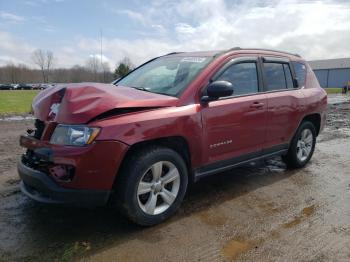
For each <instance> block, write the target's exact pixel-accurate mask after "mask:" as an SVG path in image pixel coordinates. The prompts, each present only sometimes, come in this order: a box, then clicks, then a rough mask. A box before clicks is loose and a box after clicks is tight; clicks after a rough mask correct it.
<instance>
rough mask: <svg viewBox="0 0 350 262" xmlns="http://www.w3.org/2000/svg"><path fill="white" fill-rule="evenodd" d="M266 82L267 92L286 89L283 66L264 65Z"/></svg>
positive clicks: (277, 64) (279, 64)
mask: <svg viewBox="0 0 350 262" xmlns="http://www.w3.org/2000/svg"><path fill="white" fill-rule="evenodd" d="M264 72H265V80H266V91H273V90H280V89H286V88H287V86H286V78H285V76H284V69H283V64H281V63H264Z"/></svg>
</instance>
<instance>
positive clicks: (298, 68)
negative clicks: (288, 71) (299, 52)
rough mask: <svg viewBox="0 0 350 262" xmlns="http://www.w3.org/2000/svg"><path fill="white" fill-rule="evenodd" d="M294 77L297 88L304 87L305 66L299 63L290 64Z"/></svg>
mask: <svg viewBox="0 0 350 262" xmlns="http://www.w3.org/2000/svg"><path fill="white" fill-rule="evenodd" d="M292 64H293V67H294V71H295V75H296V77H297V79H298V83H299V87H302V86H304V85H305V77H306V66H305V65H304V64H303V63H300V62H292Z"/></svg>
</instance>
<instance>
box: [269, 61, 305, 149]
mask: <svg viewBox="0 0 350 262" xmlns="http://www.w3.org/2000/svg"><path fill="white" fill-rule="evenodd" d="M262 72H263V78H264V91H265V92H266V94H267V128H266V134H265V142H264V151H265V152H264V153H269V152H274V151H278V150H282V149H286V148H288V144H289V142H290V140H291V139H292V137H293V135H294V132H295V131H296V128H297V126H298V124H299V120H300V117H301V114H302V111H303V110H302V100H303V94H302V92H301V91H300V89H299V88H298V87H297V86H295V84H296V83H295V81H293V78H294V76H293V70H292V67H291V63H290V62H289V60H288V59H284V58H274V57H264V58H263V59H262Z"/></svg>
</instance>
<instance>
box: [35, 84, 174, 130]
mask: <svg viewBox="0 0 350 262" xmlns="http://www.w3.org/2000/svg"><path fill="white" fill-rule="evenodd" d="M177 101H178V99H177V98H176V97H171V96H166V95H160V94H154V93H149V92H145V91H141V90H137V89H134V88H129V87H121V86H118V87H117V86H114V85H111V84H100V83H81V84H67V85H58V86H55V87H51V88H48V89H45V90H44V91H42V92H40V93H39V94H38V95H37V97H36V98H35V99H34V101H33V110H34V116H35V117H36V118H38V119H40V120H42V121H55V122H58V123H65V124H83V123H87V122H89V121H90V120H91V119H93V118H96V117H97V116H99V115H101V114H103V113H106V112H108V111H111V110H115V109H140V108H145V109H146V108H157V107H169V106H175V105H176V103H177Z"/></svg>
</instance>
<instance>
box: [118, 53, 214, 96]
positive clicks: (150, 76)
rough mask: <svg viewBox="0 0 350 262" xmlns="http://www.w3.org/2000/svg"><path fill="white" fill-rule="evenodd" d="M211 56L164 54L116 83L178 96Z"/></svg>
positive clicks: (207, 62)
mask: <svg viewBox="0 0 350 262" xmlns="http://www.w3.org/2000/svg"><path fill="white" fill-rule="evenodd" d="M211 60H212V57H184V56H164V57H160V58H157V59H155V60H153V61H151V62H149V63H147V64H145V65H143V66H141V67H139V68H137V69H136V70H135V71H133V72H131V73H130V74H129V75H127V76H125V77H124V78H122V79H121V80H119V81H118V82H117V83H116V85H118V86H119V85H120V86H127V87H132V88H136V89H141V90H143V91H148V92H152V93H159V94H165V95H169V96H179V95H180V94H181V93H182V91H183V90H185V88H186V87H187V86H188V85H189V84H190V82H191V81H192V80H193V79H194V78H195V77H196V76H197V75H198V74H199V72H200V71H201V70H202V69H203V68H204V67H206V66H207V65H208V64H209V62H210V61H211Z"/></svg>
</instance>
